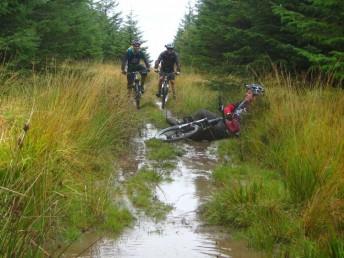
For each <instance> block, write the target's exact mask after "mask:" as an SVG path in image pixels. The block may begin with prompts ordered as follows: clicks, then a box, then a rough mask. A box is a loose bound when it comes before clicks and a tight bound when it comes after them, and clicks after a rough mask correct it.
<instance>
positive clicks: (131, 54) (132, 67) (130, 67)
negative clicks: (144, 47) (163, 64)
mask: <svg viewBox="0 0 344 258" xmlns="http://www.w3.org/2000/svg"><path fill="white" fill-rule="evenodd" d="M140 47H141V42H140V41H139V40H136V39H135V40H133V42H132V46H131V47H130V48H128V50H127V51H126V52H125V54H124V56H123V59H122V65H121V70H122V73H123V74H127V81H128V92H130V91H131V90H132V87H133V82H134V74H132V72H136V71H139V72H140V73H141V86H142V93H143V92H144V83H145V80H146V77H147V73H148V72H149V69H150V65H149V62H148V59H147V57H146V55H145V53H144V52H143V51H141V49H140ZM141 60H143V62H144V63H145V67H144V66H143V65H142V64H140V61H141ZM126 66H127V70H126Z"/></svg>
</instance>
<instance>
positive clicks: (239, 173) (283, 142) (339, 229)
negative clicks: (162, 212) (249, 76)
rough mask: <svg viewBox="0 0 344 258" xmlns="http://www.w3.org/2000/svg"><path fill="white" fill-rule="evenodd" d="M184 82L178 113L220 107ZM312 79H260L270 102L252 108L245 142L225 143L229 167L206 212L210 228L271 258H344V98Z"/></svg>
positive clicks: (208, 93) (243, 135)
mask: <svg viewBox="0 0 344 258" xmlns="http://www.w3.org/2000/svg"><path fill="white" fill-rule="evenodd" d="M185 77H187V76H185ZM181 78H182V77H179V78H177V79H178V81H177V83H178V85H177V86H179V88H177V93H178V91H181V92H179V98H178V99H177V102H178V104H176V105H174V106H172V107H171V106H170V107H171V108H172V109H173V111H175V112H176V113H177V114H182V115H189V114H190V113H191V112H192V111H194V110H196V109H198V108H207V107H208V108H209V107H211V106H214V107H216V104H215V103H216V95H217V93H216V92H213V91H212V90H210V89H207V88H206V87H205V88H204V89H203V88H202V87H201V88H199V87H198V86H199V85H196V84H192V83H191V82H194V81H196V79H195V78H192V79H191V78H190V79H188V80H187V79H186V78H185V85H183V83H184V82H183V81H182V80H181ZM309 78H310V77H309V76H307V77H306V76H305V77H299V78H292V77H291V76H288V75H286V74H283V73H279V72H276V73H275V74H271V75H270V76H266V77H264V78H261V80H260V81H261V82H262V83H263V84H264V85H265V86H266V89H267V91H266V95H265V96H264V97H262V98H260V99H258V101H256V103H254V105H252V106H251V107H250V110H249V113H248V114H247V115H246V116H245V117H244V119H243V121H242V133H241V136H240V138H239V139H229V140H223V141H220V144H219V154H220V156H221V157H222V158H223V159H222V160H223V163H224V164H223V165H222V166H221V167H220V168H218V170H216V172H215V173H214V178H215V182H216V184H217V186H218V188H217V190H216V192H215V194H214V197H213V198H212V200H211V201H210V202H209V203H208V204H207V205H206V206H205V208H204V210H203V212H204V214H205V216H206V217H207V218H208V219H209V221H210V222H213V223H216V224H224V225H227V226H228V227H236V228H239V229H240V231H241V232H243V233H244V236H245V238H247V239H248V241H249V243H250V245H251V246H254V247H256V248H258V249H263V250H265V251H267V255H268V256H272V257H280V256H281V257H286V256H288V257H343V256H344V253H343V245H344V244H343V239H344V230H343V223H344V217H343V214H344V208H343V207H344V206H343V203H344V201H343V200H344V199H343V197H344V194H343V189H344V181H343V178H344V174H343V172H344V163H343V157H344V141H343V139H344V130H343V128H344V94H343V91H342V90H341V89H339V88H333V87H331V86H330V83H331V80H324V78H321V76H320V77H319V78H315V77H314V76H313V78H312V81H310V80H309ZM202 81H203V80H202ZM199 84H200V85H202V83H199ZM233 84H235V85H236V84H237V81H236V80H235V81H233ZM181 85H183V86H184V87H183V88H182V89H180V88H181ZM238 89H239V88H238ZM220 90H221V89H220ZM225 95H226V96H227V95H228V94H225ZM231 95H233V93H231ZM237 96H239V95H237ZM199 100H205V101H204V103H203V101H199ZM179 102H180V103H181V104H179ZM183 103H186V104H183ZM189 103H192V104H189ZM171 104H172V103H171ZM233 162H234V163H235V164H236V165H233ZM247 163H249V164H251V165H250V171H251V172H250V173H248V172H247V169H244V168H245V167H247V165H243V164H247ZM258 167H265V168H268V169H267V170H260V169H258ZM220 171H222V172H220ZM252 171H257V172H258V174H261V177H260V178H259V177H257V174H256V173H254V172H252ZM269 171H270V172H269ZM264 174H269V175H273V174H275V175H276V177H271V176H270V177H266V176H264Z"/></svg>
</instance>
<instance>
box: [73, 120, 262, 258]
mask: <svg viewBox="0 0 344 258" xmlns="http://www.w3.org/2000/svg"><path fill="white" fill-rule="evenodd" d="M155 134H156V129H155V128H154V127H153V126H152V125H151V124H147V125H146V127H145V128H144V129H143V130H142V131H141V134H140V136H139V137H137V138H136V139H135V141H134V144H135V145H136V146H137V153H136V158H135V161H133V162H132V164H135V166H136V169H140V168H141V167H143V166H150V165H151V164H150V161H149V160H148V159H146V148H145V143H144V141H145V140H147V139H150V138H152V137H154V136H155ZM177 144H178V145H179V146H180V147H181V148H183V149H184V150H185V155H183V156H182V157H178V160H177V166H176V168H175V169H174V170H173V171H172V173H171V178H172V181H171V182H170V181H169V182H163V183H161V184H160V185H159V186H158V187H157V188H156V189H155V191H156V196H157V198H158V199H159V200H160V201H162V202H164V203H167V204H169V205H171V206H172V207H173V209H172V210H171V211H170V212H169V213H168V214H167V217H166V219H165V220H163V221H159V222H157V221H155V220H154V219H151V218H149V217H147V216H145V215H144V214H142V213H140V212H139V211H137V210H135V208H133V207H130V209H131V210H132V211H133V212H134V216H136V217H137V220H136V224H135V225H134V226H133V227H132V228H129V229H127V230H126V231H125V232H124V233H123V234H121V236H120V237H118V238H117V239H113V238H111V237H106V236H95V235H94V234H92V235H90V236H88V237H87V236H86V239H84V240H83V241H82V243H79V245H80V246H75V247H73V248H72V249H74V252H73V251H72V250H69V252H68V253H69V255H68V256H74V257H76V256H77V257H147V258H155V257H157V258H158V257H159V258H160V257H164V258H168V257H180V258H183V257H233V258H244V257H245V258H246V257H248V258H255V257H260V256H259V255H258V254H257V253H255V252H253V251H252V250H251V249H248V248H247V247H246V243H244V242H243V241H237V240H232V239H231V237H230V234H229V233H228V232H227V233H225V232H221V230H220V229H219V228H216V227H208V226H206V225H204V222H202V221H201V220H200V218H199V216H198V210H199V207H200V205H201V204H202V203H203V202H204V201H205V200H206V199H207V198H209V195H210V193H211V183H210V175H211V170H212V169H213V168H214V167H215V165H216V163H217V158H216V148H217V146H216V143H211V144H209V143H195V142H180V143H177ZM119 180H120V181H121V180H125V178H123V177H122V176H121V175H120V178H119ZM127 203H128V205H130V202H129V201H128V202H127ZM86 246H89V248H85V247H86ZM83 247H84V249H83ZM80 250H84V251H82V252H80Z"/></svg>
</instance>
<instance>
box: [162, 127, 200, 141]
mask: <svg viewBox="0 0 344 258" xmlns="http://www.w3.org/2000/svg"><path fill="white" fill-rule="evenodd" d="M199 129H200V127H199V126H198V125H196V124H195V125H188V126H180V125H175V126H171V127H168V128H165V129H163V130H161V131H159V132H158V133H157V136H156V138H158V139H160V140H162V141H166V142H174V141H179V140H182V139H186V138H189V137H190V136H192V135H194V134H195V133H196V132H197V131H198V130H199Z"/></svg>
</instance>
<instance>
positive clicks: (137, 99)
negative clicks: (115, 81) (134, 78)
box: [135, 82, 141, 109]
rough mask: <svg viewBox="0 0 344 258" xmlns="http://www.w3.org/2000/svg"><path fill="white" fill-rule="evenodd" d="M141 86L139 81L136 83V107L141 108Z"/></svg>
mask: <svg viewBox="0 0 344 258" xmlns="http://www.w3.org/2000/svg"><path fill="white" fill-rule="evenodd" d="M140 99H141V86H140V84H139V83H138V82H136V83H135V104H136V108H137V109H140Z"/></svg>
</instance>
